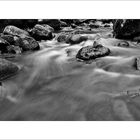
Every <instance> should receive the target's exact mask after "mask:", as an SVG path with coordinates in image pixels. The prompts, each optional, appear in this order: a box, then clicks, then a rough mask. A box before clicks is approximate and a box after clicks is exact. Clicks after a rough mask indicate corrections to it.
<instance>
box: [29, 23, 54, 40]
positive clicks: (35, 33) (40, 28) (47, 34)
mask: <svg viewBox="0 0 140 140" xmlns="http://www.w3.org/2000/svg"><path fill="white" fill-rule="evenodd" d="M52 30H53V28H52V27H50V26H49V25H39V24H37V25H35V27H34V28H33V29H32V31H31V35H32V37H33V38H35V39H36V40H50V39H52V38H53V34H52Z"/></svg>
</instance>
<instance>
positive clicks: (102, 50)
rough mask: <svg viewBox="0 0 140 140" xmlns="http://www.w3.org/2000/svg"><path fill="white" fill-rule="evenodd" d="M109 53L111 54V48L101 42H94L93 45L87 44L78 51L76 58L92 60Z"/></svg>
mask: <svg viewBox="0 0 140 140" xmlns="http://www.w3.org/2000/svg"><path fill="white" fill-rule="evenodd" d="M109 54H110V50H109V48H106V47H104V46H102V45H101V44H98V43H97V42H94V44H93V46H86V47H83V48H81V49H80V50H79V51H78V53H77V55H76V58H78V59H82V60H91V59H96V58H98V57H103V56H107V55H109Z"/></svg>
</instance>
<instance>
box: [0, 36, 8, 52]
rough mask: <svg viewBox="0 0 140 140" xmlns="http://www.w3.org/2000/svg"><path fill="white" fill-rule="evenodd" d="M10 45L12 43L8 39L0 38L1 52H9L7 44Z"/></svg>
mask: <svg viewBox="0 0 140 140" xmlns="http://www.w3.org/2000/svg"><path fill="white" fill-rule="evenodd" d="M9 45H10V44H9V43H8V42H7V41H6V40H4V39H2V38H0V52H1V53H5V52H7V46H9Z"/></svg>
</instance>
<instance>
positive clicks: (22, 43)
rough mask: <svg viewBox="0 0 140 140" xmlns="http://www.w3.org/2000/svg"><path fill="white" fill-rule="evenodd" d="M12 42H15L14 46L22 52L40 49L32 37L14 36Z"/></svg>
mask: <svg viewBox="0 0 140 140" xmlns="http://www.w3.org/2000/svg"><path fill="white" fill-rule="evenodd" d="M14 40H15V44H14V45H16V46H19V47H21V48H22V50H23V51H28V50H39V49H40V46H39V44H38V42H37V41H36V40H35V39H34V38H32V37H29V36H21V37H16V36H15V37H14Z"/></svg>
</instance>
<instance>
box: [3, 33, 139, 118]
mask: <svg viewBox="0 0 140 140" xmlns="http://www.w3.org/2000/svg"><path fill="white" fill-rule="evenodd" d="M88 36H89V40H88V41H85V42H82V43H80V44H77V45H68V44H64V43H58V42H56V41H55V40H52V41H46V42H41V43H40V45H41V47H42V49H41V50H40V51H37V52H33V53H28V54H24V55H22V56H20V57H17V58H14V59H13V60H12V61H14V62H16V63H17V64H19V65H21V66H22V69H21V71H20V72H19V73H18V74H17V75H16V76H14V77H12V78H10V79H8V80H6V81H4V82H3V86H2V87H1V94H0V95H1V101H0V103H1V105H0V120H134V119H140V113H139V107H140V104H139V102H138V101H139V99H140V97H136V98H130V97H129V96H127V95H125V94H121V92H123V91H126V90H129V89H131V88H136V89H137V88H139V83H140V75H139V71H136V69H135V68H134V66H133V63H134V58H135V57H136V56H139V54H140V50H139V48H133V47H132V48H121V47H118V46H116V42H119V40H115V39H108V38H100V42H101V43H102V44H103V45H104V46H106V47H108V48H110V49H111V55H110V56H106V57H103V58H99V59H96V60H95V61H92V62H91V63H84V62H79V61H77V60H76V58H75V55H76V53H77V51H78V50H79V49H80V48H81V47H83V46H86V45H90V44H93V38H95V34H93V35H88ZM132 45H133V42H132ZM130 47H131V44H130ZM134 108H135V111H134Z"/></svg>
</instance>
